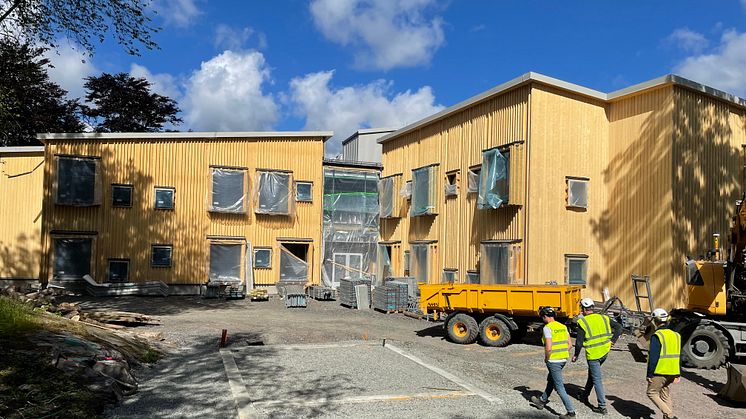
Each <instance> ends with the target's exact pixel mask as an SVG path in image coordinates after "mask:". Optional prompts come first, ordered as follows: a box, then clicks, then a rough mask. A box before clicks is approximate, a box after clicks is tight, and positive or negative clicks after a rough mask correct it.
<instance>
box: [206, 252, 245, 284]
mask: <svg viewBox="0 0 746 419" xmlns="http://www.w3.org/2000/svg"><path fill="white" fill-rule="evenodd" d="M241 248H242V245H240V244H222V243H210V273H209V278H210V282H240V281H241V262H242V259H241V250H242V249H241Z"/></svg>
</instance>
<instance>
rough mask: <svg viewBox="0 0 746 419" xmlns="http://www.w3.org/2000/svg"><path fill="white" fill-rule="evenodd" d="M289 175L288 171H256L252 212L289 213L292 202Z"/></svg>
mask: <svg viewBox="0 0 746 419" xmlns="http://www.w3.org/2000/svg"><path fill="white" fill-rule="evenodd" d="M290 176H291V174H290V173H288V172H265V171H260V172H257V194H256V200H257V205H256V207H255V208H254V212H256V213H257V214H269V215H290V214H291V211H290V210H291V204H292V197H291V195H290V184H291V183H290V181H291V179H290Z"/></svg>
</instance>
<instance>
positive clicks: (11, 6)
mask: <svg viewBox="0 0 746 419" xmlns="http://www.w3.org/2000/svg"><path fill="white" fill-rule="evenodd" d="M22 1H23V0H16V1H14V2H13V4H11V5H10V9H8V10H7V11H6V12H5V13H3V15H2V16H0V22H2V21H3V20H5V18H6V17H8V16H9V15H10V14H11V13H13V10H15V8H16V7H18V6H19V5H20V4H21V2H22Z"/></svg>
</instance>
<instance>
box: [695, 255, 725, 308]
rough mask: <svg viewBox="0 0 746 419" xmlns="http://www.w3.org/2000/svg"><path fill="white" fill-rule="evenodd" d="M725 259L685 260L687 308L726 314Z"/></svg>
mask: <svg viewBox="0 0 746 419" xmlns="http://www.w3.org/2000/svg"><path fill="white" fill-rule="evenodd" d="M726 264H727V262H726V261H722V260H713V261H710V260H691V259H690V260H688V261H687V262H686V289H687V294H688V296H689V299H688V304H687V309H688V310H691V311H694V312H697V313H701V314H705V315H709V316H720V315H725V314H726V309H727V304H726V303H727V299H726V291H725V275H726Z"/></svg>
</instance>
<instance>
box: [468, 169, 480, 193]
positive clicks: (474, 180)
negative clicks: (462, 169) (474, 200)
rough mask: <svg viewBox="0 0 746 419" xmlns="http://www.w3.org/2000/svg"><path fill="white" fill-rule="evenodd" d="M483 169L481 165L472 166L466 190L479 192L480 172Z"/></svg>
mask: <svg viewBox="0 0 746 419" xmlns="http://www.w3.org/2000/svg"><path fill="white" fill-rule="evenodd" d="M481 171H482V168H481V166H477V167H472V168H471V169H469V173H468V179H467V181H468V182H467V183H468V185H467V187H466V191H467V192H468V193H476V192H479V172H481Z"/></svg>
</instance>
